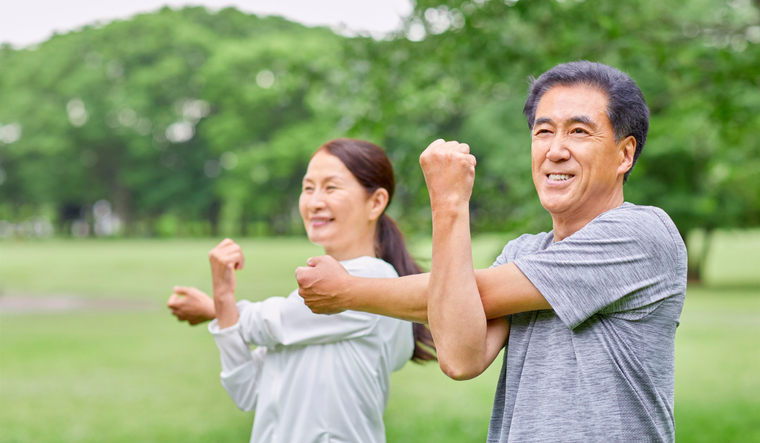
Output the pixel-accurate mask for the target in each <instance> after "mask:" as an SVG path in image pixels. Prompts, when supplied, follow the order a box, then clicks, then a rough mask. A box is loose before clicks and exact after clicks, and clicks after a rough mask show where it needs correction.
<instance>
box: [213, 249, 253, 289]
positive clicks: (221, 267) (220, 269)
mask: <svg viewBox="0 0 760 443" xmlns="http://www.w3.org/2000/svg"><path fill="white" fill-rule="evenodd" d="M208 259H209V262H210V263H211V280H212V282H213V284H214V297H217V296H228V295H231V294H234V293H235V286H236V280H235V271H236V270H239V269H243V264H244V262H245V259H244V258H243V250H242V249H241V248H240V245H238V244H237V243H235V242H234V241H232V240H230V239H229V238H225V239H224V240H222V241H221V242H220V243H219V244H218V245H216V247H215V248H214V249H212V250H211V251H209V253H208Z"/></svg>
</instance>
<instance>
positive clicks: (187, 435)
mask: <svg viewBox="0 0 760 443" xmlns="http://www.w3.org/2000/svg"><path fill="white" fill-rule="evenodd" d="M505 238H506V237H501V236H489V237H482V238H479V239H477V240H476V242H475V244H474V250H475V261H476V263H477V264H478V265H480V266H487V265H488V264H490V262H491V261H492V260H493V258H494V257H495V256H496V254H498V252H499V250H500V249H501V247H500V244H499V243H502V242H503V240H504V239H505ZM213 245H214V241H212V240H130V241H125V240H113V241H94V240H93V241H63V240H57V241H47V242H2V243H0V288H2V291H3V293H4V294H5V295H7V296H19V295H20V296H23V297H39V296H49V295H63V294H70V295H81V296H86V297H99V298H108V299H138V300H140V301H142V302H143V305H141V306H146V304H147V307H142V308H140V309H134V310H129V309H123V310H119V311H112V310H111V311H109V310H101V311H76V312H65V313H26V314H10V313H4V314H2V315H0V430H2V431H1V432H0V442H135V441H140V442H174V441H176V442H180V441H181V442H213V441H225V442H231V441H247V440H248V437H249V435H250V426H251V422H252V420H253V415H252V414H250V413H243V412H240V411H238V410H237V409H236V408H235V406H234V405H233V403H232V401H231V400H229V399H228V398H227V396H226V394H225V392H224V390H223V389H222V387H221V385H220V384H219V381H218V372H219V363H218V361H217V351H216V347H215V345H214V343H213V340H212V338H211V336H210V335H209V334H208V333H207V332H206V331H205V329H204V327H203V326H200V327H194V328H192V327H188V326H186V325H185V324H179V323H177V322H176V321H174V320H173V319H172V318H171V317H170V316H169V314H168V311H166V310H165V308H163V306H162V304H163V302H164V301H165V299H166V298H167V297H168V296H169V294H170V293H171V286H172V285H174V284H186V285H194V286H197V287H199V288H201V289H203V290H208V289H209V282H208V280H209V272H208V270H207V260H206V252H207V251H208V249H210V248H211V247H212V246H213ZM242 245H243V248H244V251H245V252H246V268H245V269H244V270H243V271H241V272H240V273H239V287H240V290H239V293H240V294H241V295H244V296H245V297H246V298H250V299H254V300H255V299H261V298H265V297H268V296H272V295H285V294H287V292H289V291H290V290H292V289H293V288H294V285H295V284H294V278H293V269H294V268H295V267H296V266H298V265H301V264H303V263H304V261H305V259H306V258H308V257H309V256H311V255H317V254H319V253H320V250H319V249H318V248H315V247H314V246H311V245H309V244H308V243H307V242H305V241H303V240H300V239H266V240H245V241H243V242H242ZM428 251H429V244H425V243H418V244H417V247H416V248H415V254H417V255H418V256H422V257H424V256H425V255H426V254H428ZM681 320H682V324H681V326H680V327H679V329H678V333H677V337H676V343H677V344H676V357H677V361H676V364H677V366H676V371H677V372H676V406H675V413H676V423H677V431H676V432H677V440H678V441H679V442H750V441H760V425H759V424H758V423H760V420H758V417H760V376H759V375H758V374H760V289H746V288H745V289H706V288H699V287H690V289H689V292H688V294H687V298H686V305H685V307H684V312H683V315H682V318H681ZM500 366H501V363H500V360H499V362H498V363H496V364H494V365H493V367H491V368H490V369H489V370H488V372H486V373H485V374H483V375H482V376H480V377H478V378H477V379H475V380H471V381H468V382H455V381H452V380H449V379H447V378H446V377H445V376H443V375H442V374H441V372H440V371H439V370H438V368H437V366H436V365H426V366H419V365H414V364H408V365H407V366H406V367H405V368H404V369H403V370H401V371H399V372H396V373H394V374H393V377H392V391H391V399H390V402H389V405H388V408H387V410H386V425H387V435H388V441H389V442H410V443H411V442H415V443H421V442H483V441H485V435H486V432H487V426H488V419H489V415H490V409H491V402H492V398H493V393H494V388H495V386H496V379H497V378H498V372H499V369H500Z"/></svg>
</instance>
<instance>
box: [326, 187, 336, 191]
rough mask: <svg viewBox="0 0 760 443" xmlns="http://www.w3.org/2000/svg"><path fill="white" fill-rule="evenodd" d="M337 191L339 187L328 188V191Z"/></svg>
mask: <svg viewBox="0 0 760 443" xmlns="http://www.w3.org/2000/svg"><path fill="white" fill-rule="evenodd" d="M335 189H338V187H337V186H328V187H327V190H328V191H332V190H335Z"/></svg>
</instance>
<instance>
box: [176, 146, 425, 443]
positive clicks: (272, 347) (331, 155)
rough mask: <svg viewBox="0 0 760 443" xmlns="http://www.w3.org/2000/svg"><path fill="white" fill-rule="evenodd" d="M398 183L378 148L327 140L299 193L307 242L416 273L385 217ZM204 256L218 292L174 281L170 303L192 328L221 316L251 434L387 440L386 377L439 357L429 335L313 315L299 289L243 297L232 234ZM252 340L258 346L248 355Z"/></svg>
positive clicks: (350, 259)
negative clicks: (255, 299) (238, 296)
mask: <svg viewBox="0 0 760 443" xmlns="http://www.w3.org/2000/svg"><path fill="white" fill-rule="evenodd" d="M394 187H395V181H394V178H393V168H392V166H391V163H390V161H389V160H388V157H387V156H386V155H385V153H384V152H383V150H382V149H380V148H379V147H377V146H375V145H374V144H372V143H369V142H364V141H359V140H349V139H339V140H333V141H331V142H328V143H326V144H325V145H323V146H322V147H320V148H319V149H318V150H317V152H316V153H315V154H314V155H313V156H312V159H311V161H310V162H309V167H308V169H307V172H306V175H305V177H304V179H303V188H302V192H301V197H300V200H299V208H300V212H301V216H302V217H303V221H304V225H305V227H306V232H307V235H308V237H309V240H311V241H312V242H313V243H315V244H318V245H320V246H322V247H324V249H325V253H326V254H327V255H330V256H332V257H333V258H335V259H337V260H339V261H341V264H342V265H343V267H345V269H346V270H347V271H348V272H349V273H350V274H353V275H356V276H362V277H376V278H392V277H397V276H399V275H409V274H415V273H420V272H421V269H420V267H419V266H418V265H417V264H416V263H415V262H414V260H412V258H411V256H410V255H409V253H408V251H407V249H406V246H405V244H404V240H403V236H402V235H401V232H400V231H399V230H398V228H397V227H396V224H395V223H394V222H393V220H391V219H390V218H389V217H388V216H387V215H385V214H384V212H385V209H386V207H387V206H388V203H389V202H390V200H391V198H392V196H393V190H394ZM209 259H210V262H211V273H212V279H213V286H214V297H213V300H212V299H211V298H209V297H208V296H207V295H206V294H204V293H202V292H201V291H199V290H197V289H195V288H183V287H176V288H175V294H174V295H172V297H171V298H170V300H169V307H170V308H171V309H172V313H173V314H174V315H176V316H177V317H178V318H179V319H180V320H187V321H188V322H189V323H191V324H198V323H201V322H203V321H206V320H210V319H212V318H214V317H216V319H215V320H213V321H212V322H211V324H210V325H209V332H211V334H212V335H213V336H214V339H215V340H216V343H217V346H218V348H219V351H220V354H221V360H222V373H221V378H222V385H223V386H224V388H225V389H226V390H227V393H228V394H229V395H230V397H232V399H233V400H234V401H235V404H236V405H237V406H238V407H239V408H240V409H243V410H246V411H250V410H255V411H256V419H255V421H254V425H253V432H252V435H251V441H256V442H258V441H297V442H318V441H320V442H321V441H326V440H329V441H362V442H384V441H385V427H384V424H383V412H384V410H385V405H386V404H387V401H388V394H389V389H390V373H391V372H392V371H395V370H398V369H400V368H401V367H403V366H404V364H405V363H406V361H407V360H409V359H412V360H414V361H418V362H421V361H426V360H434V359H435V356H434V355H433V354H432V353H431V352H430V349H432V348H433V342H432V337H431V335H430V331H429V330H428V329H427V328H426V327H425V326H423V325H419V324H415V325H412V324H411V323H409V322H406V321H402V320H397V319H393V318H389V317H382V316H379V315H375V314H369V313H363V312H356V311H344V312H341V313H338V314H335V315H329V316H326V315H317V314H313V313H312V312H311V311H310V310H309V308H307V307H306V305H304V302H303V299H302V298H301V297H300V296H299V295H298V292H297V291H293V292H292V293H291V294H290V295H289V296H288V297H286V298H283V297H272V298H269V299H266V300H264V301H263V302H259V303H251V302H248V301H245V300H243V301H240V302H237V303H236V300H235V287H236V280H235V271H236V270H239V269H242V268H243V266H244V256H243V251H242V249H241V247H240V246H239V245H238V244H236V243H235V242H233V241H232V240H230V239H225V240H223V241H222V242H221V243H219V245H218V246H217V247H215V248H214V249H212V250H211V252H210V253H209ZM251 345H255V346H258V347H257V348H256V349H255V350H254V351H251V350H250V347H249V346H251ZM421 345H424V346H421ZM426 347H427V349H426Z"/></svg>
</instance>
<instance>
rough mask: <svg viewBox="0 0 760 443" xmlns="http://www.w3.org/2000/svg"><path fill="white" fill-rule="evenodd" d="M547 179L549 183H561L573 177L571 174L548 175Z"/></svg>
mask: <svg viewBox="0 0 760 443" xmlns="http://www.w3.org/2000/svg"><path fill="white" fill-rule="evenodd" d="M547 177H548V178H549V181H553V182H562V181H565V180H570V179H571V178H573V177H575V176H574V175H572V174H548V175H547Z"/></svg>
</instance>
